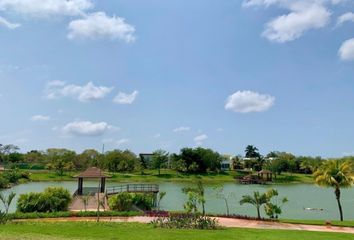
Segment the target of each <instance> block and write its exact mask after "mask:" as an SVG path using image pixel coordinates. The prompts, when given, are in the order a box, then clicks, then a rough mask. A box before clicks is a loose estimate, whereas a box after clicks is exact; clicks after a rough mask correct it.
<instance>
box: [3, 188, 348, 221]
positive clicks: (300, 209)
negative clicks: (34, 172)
mask: <svg viewBox="0 0 354 240" xmlns="http://www.w3.org/2000/svg"><path fill="white" fill-rule="evenodd" d="M97 185H98V184H97V183H96V182H87V181H86V182H84V186H85V187H94V186H97ZM115 185H119V183H110V182H108V183H107V186H115ZM159 185H160V190H161V191H165V192H167V194H166V196H165V198H164V199H163V200H162V202H161V207H162V208H163V209H166V210H182V209H183V203H184V201H185V200H186V196H185V195H184V194H183V193H182V192H181V189H182V188H183V187H185V186H191V185H190V184H186V183H171V182H166V183H159ZM51 186H61V187H64V188H66V189H68V190H69V191H70V192H72V193H73V192H74V191H75V190H76V188H77V183H76V182H74V181H73V182H31V183H26V184H20V185H17V186H15V187H13V188H12V189H8V190H4V193H5V194H7V193H9V192H10V191H14V192H15V193H16V194H17V196H16V199H15V200H14V202H16V201H17V197H18V196H19V195H20V194H22V193H28V192H41V191H43V190H44V189H45V188H47V187H51ZM213 187H215V185H206V197H207V202H206V211H207V212H210V213H226V208H225V204H224V202H223V200H221V199H218V198H217V197H216V196H215V191H214V190H213ZM269 187H270V186H264V185H263V186H262V185H238V184H235V183H225V184H224V192H225V193H230V192H232V193H234V194H235V198H234V199H230V200H229V205H230V212H232V213H237V214H243V215H246V214H247V215H251V216H255V215H256V210H255V208H254V207H252V206H248V205H243V206H240V205H239V204H238V201H239V200H240V199H241V196H242V195H245V194H252V192H253V191H254V190H259V191H262V192H263V191H266V190H267V189H268V188H269ZM272 187H273V188H275V189H277V190H278V191H279V194H280V195H281V196H280V197H283V196H285V197H287V198H288V199H289V202H288V203H287V204H286V205H285V206H284V207H283V214H282V218H289V219H325V220H326V219H338V208H337V203H336V200H335V196H334V193H333V189H330V188H329V189H327V188H320V187H317V186H316V185H312V184H291V185H278V186H272ZM341 199H342V205H343V210H344V218H345V219H354V188H351V189H343V190H342V197H341ZM304 208H319V209H324V210H323V211H308V210H304ZM15 209H16V206H15V204H14V203H13V204H12V206H11V211H15ZM263 214H264V213H263Z"/></svg>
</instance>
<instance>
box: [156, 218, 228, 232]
mask: <svg viewBox="0 0 354 240" xmlns="http://www.w3.org/2000/svg"><path fill="white" fill-rule="evenodd" d="M151 224H152V225H153V226H154V227H159V228H177V229H202V230H216V229H221V227H220V226H219V223H218V221H217V219H215V218H211V217H207V216H201V215H190V214H171V215H170V216H168V217H158V218H157V219H155V220H153V221H152V222H151Z"/></svg>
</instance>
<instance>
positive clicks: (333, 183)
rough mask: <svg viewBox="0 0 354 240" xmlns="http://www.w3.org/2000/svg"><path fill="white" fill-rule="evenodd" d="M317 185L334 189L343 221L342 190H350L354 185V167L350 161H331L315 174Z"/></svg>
mask: <svg viewBox="0 0 354 240" xmlns="http://www.w3.org/2000/svg"><path fill="white" fill-rule="evenodd" d="M314 176H315V181H316V184H318V185H319V186H324V187H333V188H334V194H335V196H336V200H337V204H338V209H339V215H340V220H341V221H343V209H342V204H341V201H340V196H341V190H340V189H341V188H349V187H351V186H352V184H353V183H354V174H353V166H352V163H350V162H349V161H344V162H343V161H339V160H329V161H327V162H325V163H323V164H322V166H321V167H320V168H319V169H318V170H317V171H316V172H315V173H314Z"/></svg>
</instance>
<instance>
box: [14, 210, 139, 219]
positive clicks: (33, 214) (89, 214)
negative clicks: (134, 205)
mask: <svg viewBox="0 0 354 240" xmlns="http://www.w3.org/2000/svg"><path fill="white" fill-rule="evenodd" d="M139 215H141V213H139V212H135V211H129V212H115V211H104V212H100V216H101V217H113V216H120V217H131V216H139ZM8 216H9V218H10V219H37V218H59V217H96V216H97V212H96V211H87V212H31V213H22V212H15V213H10V214H8Z"/></svg>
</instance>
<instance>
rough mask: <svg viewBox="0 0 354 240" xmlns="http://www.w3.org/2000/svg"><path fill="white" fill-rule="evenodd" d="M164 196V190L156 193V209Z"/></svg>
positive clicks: (158, 209) (158, 208)
mask: <svg viewBox="0 0 354 240" xmlns="http://www.w3.org/2000/svg"><path fill="white" fill-rule="evenodd" d="M165 196H166V192H159V194H158V195H157V211H160V203H161V200H162V199H163V198H164V197H165Z"/></svg>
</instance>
